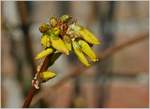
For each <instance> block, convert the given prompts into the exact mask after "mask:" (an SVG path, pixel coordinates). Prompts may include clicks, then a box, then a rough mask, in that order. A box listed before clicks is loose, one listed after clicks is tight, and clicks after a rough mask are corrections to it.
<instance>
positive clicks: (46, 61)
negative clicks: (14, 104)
mask: <svg viewBox="0 0 150 109" xmlns="http://www.w3.org/2000/svg"><path fill="white" fill-rule="evenodd" d="M60 55H61V53H55V54H54V53H53V54H50V55H48V56H47V57H46V58H45V59H44V62H43V64H42V66H41V68H40V70H39V72H37V73H36V74H37V75H38V74H40V73H41V72H44V71H46V70H47V69H48V67H49V66H51V65H52V64H53V63H54V62H55V61H56V59H57V58H58V57H59V56H60ZM37 90H38V89H36V88H35V87H34V86H32V87H31V89H30V91H29V93H28V95H27V97H26V99H25V102H24V104H23V106H22V107H23V108H27V107H29V106H30V103H31V101H32V98H33V96H34V95H35V94H36V91H37Z"/></svg>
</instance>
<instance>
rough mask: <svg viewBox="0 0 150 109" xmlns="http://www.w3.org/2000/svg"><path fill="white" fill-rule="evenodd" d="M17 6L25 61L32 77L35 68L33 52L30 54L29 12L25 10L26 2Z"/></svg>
mask: <svg viewBox="0 0 150 109" xmlns="http://www.w3.org/2000/svg"><path fill="white" fill-rule="evenodd" d="M17 6H18V11H19V15H20V19H21V28H22V31H23V33H24V35H23V39H24V46H25V50H26V53H27V54H26V55H27V59H28V62H29V64H30V65H31V68H32V72H33V74H32V76H33V75H34V73H35V72H36V67H35V63H34V57H33V52H32V45H31V43H32V41H31V37H30V35H29V26H30V25H29V15H28V14H29V13H28V12H29V11H28V10H27V9H28V8H27V2H24V1H18V2H17Z"/></svg>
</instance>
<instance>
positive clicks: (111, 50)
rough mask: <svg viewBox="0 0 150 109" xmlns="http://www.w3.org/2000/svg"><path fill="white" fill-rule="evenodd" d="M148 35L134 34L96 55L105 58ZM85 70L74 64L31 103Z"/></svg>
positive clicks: (101, 58)
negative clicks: (132, 36)
mask: <svg viewBox="0 0 150 109" xmlns="http://www.w3.org/2000/svg"><path fill="white" fill-rule="evenodd" d="M148 36H149V34H148V33H145V34H142V35H139V36H136V37H135V38H133V39H129V40H128V41H125V42H123V43H121V44H118V45H116V46H114V47H112V48H108V49H106V50H105V51H104V52H102V53H99V55H98V56H99V57H100V60H105V59H106V58H109V57H110V56H112V55H113V54H115V53H117V52H119V51H120V50H123V49H124V48H126V47H130V46H131V45H134V44H137V43H139V42H141V41H143V40H145V39H147V38H148ZM85 70H87V68H85V67H83V66H81V65H79V66H76V68H75V69H74V70H73V71H72V72H70V73H68V74H66V75H65V76H64V77H62V78H61V79H59V80H58V81H57V82H55V84H53V86H51V87H47V88H44V89H43V91H41V92H40V93H38V94H37V95H36V96H35V98H34V99H33V102H32V104H31V105H34V104H35V103H37V102H38V101H39V100H40V99H41V98H42V97H43V95H48V93H49V92H50V91H51V89H53V88H58V87H59V86H60V85H62V84H64V83H65V82H66V81H67V80H69V79H70V78H71V77H75V76H78V75H80V74H81V73H82V72H84V71H85Z"/></svg>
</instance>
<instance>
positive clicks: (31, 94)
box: [22, 86, 37, 108]
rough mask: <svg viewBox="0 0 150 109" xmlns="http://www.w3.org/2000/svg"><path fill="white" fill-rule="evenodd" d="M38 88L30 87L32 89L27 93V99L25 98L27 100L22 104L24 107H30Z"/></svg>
mask: <svg viewBox="0 0 150 109" xmlns="http://www.w3.org/2000/svg"><path fill="white" fill-rule="evenodd" d="M36 90H37V89H35V87H34V86H32V87H31V89H30V91H29V93H28V95H27V97H26V99H25V102H24V104H23V106H22V107H23V108H26V107H29V105H30V103H31V101H32V98H33V96H34V95H35V93H36Z"/></svg>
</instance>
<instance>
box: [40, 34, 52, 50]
mask: <svg viewBox="0 0 150 109" xmlns="http://www.w3.org/2000/svg"><path fill="white" fill-rule="evenodd" d="M41 44H42V46H43V47H44V48H47V47H50V45H51V43H50V39H49V37H48V35H43V36H42V37H41Z"/></svg>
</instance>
